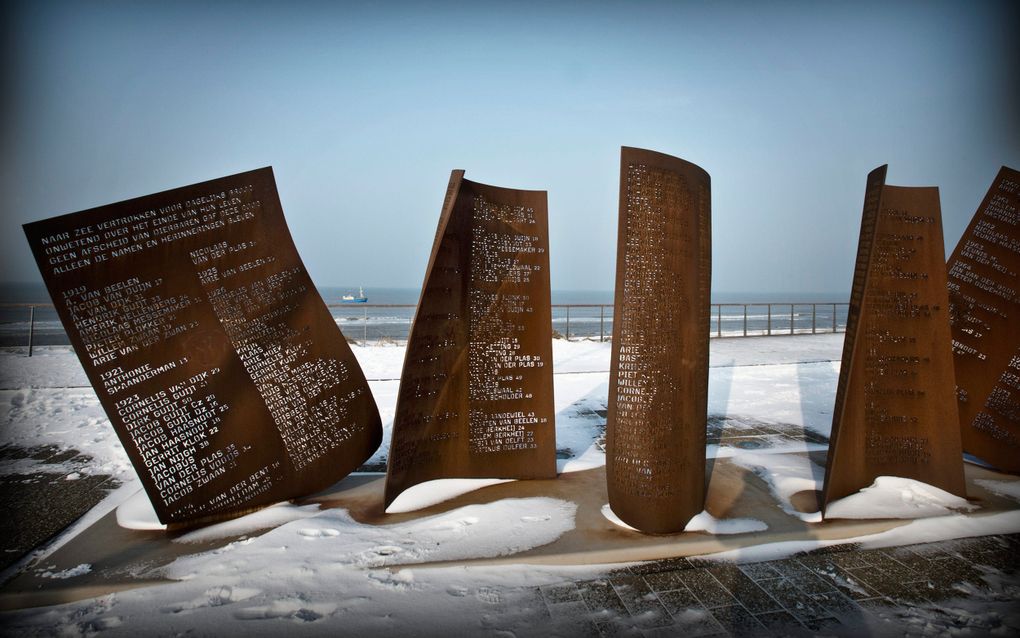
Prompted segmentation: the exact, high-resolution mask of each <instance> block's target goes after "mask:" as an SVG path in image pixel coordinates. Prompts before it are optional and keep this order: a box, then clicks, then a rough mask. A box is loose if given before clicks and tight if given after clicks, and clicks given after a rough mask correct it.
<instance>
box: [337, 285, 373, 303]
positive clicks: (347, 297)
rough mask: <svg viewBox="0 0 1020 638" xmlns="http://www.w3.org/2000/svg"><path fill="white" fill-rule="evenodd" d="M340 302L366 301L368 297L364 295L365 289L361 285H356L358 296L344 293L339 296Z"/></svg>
mask: <svg viewBox="0 0 1020 638" xmlns="http://www.w3.org/2000/svg"><path fill="white" fill-rule="evenodd" d="M340 301H341V302H342V303H366V302H367V301H368V297H366V296H365V289H364V288H363V287H362V286H358V296H357V297H355V296H354V295H352V294H346V295H344V296H343V297H340Z"/></svg>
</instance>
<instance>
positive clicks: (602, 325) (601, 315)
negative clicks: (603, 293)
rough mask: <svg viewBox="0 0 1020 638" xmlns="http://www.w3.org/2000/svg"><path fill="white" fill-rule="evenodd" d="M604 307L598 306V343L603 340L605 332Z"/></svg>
mask: <svg viewBox="0 0 1020 638" xmlns="http://www.w3.org/2000/svg"><path fill="white" fill-rule="evenodd" d="M605 326H606V307H605V306H599V343H602V342H603V341H605V334H606V328H605Z"/></svg>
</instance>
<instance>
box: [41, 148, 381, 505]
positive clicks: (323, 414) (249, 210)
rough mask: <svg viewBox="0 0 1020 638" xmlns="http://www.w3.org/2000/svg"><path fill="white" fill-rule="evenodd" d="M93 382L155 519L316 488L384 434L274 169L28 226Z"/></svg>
mask: <svg viewBox="0 0 1020 638" xmlns="http://www.w3.org/2000/svg"><path fill="white" fill-rule="evenodd" d="M25 233H26V235H27V236H28V240H29V243H30V244H31V246H32V251H33V253H34V254H35V258H36V262H37V263H38V265H39V269H40V271H42V275H43V279H44V280H45V282H46V285H47V287H48V288H49V292H50V296H52V297H53V301H54V303H55V305H56V307H57V312H58V313H59V315H60V319H61V321H62V322H63V324H64V327H65V328H66V330H67V334H68V336H69V337H70V339H71V343H72V345H73V346H74V349H75V352H77V354H78V358H79V360H80V361H81V364H82V366H83V367H84V368H85V372H86V374H87V375H88V378H89V381H90V382H91V383H92V386H93V387H94V388H95V390H96V393H97V394H98V395H99V400H100V402H101V403H102V405H103V408H104V409H105V410H106V414H107V416H108V417H109V418H110V421H111V423H112V424H113V427H114V429H115V430H116V432H117V435H118V436H119V437H120V440H121V442H122V443H123V445H124V449H125V450H126V451H127V453H128V456H129V457H130V458H131V462H132V463H133V464H134V466H135V469H136V470H137V472H138V475H139V477H140V478H141V480H142V484H143V485H144V486H145V490H146V492H147V493H148V495H149V498H150V499H151V501H152V504H153V506H154V508H155V510H156V513H157V515H158V516H159V519H160V520H161V521H163V522H164V523H192V522H197V521H201V520H209V519H213V518H221V517H225V516H231V515H235V514H238V513H241V512H244V511H248V510H251V509H254V508H257V507H260V506H264V505H267V504H270V503H273V502H277V501H280V500H285V499H289V498H294V497H297V496H301V495H305V494H309V493H312V492H315V491H317V490H320V489H322V488H325V487H328V486H329V485H331V484H333V483H335V482H336V481H338V480H339V479H341V478H342V477H344V476H345V475H346V474H348V473H349V472H351V471H352V470H354V469H355V468H357V467H358V466H359V465H360V464H361V463H363V462H364V461H365V460H366V459H367V458H368V457H369V456H370V455H371V454H372V453H373V452H374V451H375V449H376V448H377V447H378V446H379V443H380V439H381V437H382V428H381V426H380V420H379V411H378V410H377V408H376V405H375V400H374V399H373V398H372V394H371V391H370V390H369V388H368V384H367V382H366V381H365V377H364V375H363V374H362V371H361V368H360V366H359V365H358V362H357V360H356V359H355V358H354V355H353V353H352V352H351V349H350V347H348V345H347V342H346V341H345V340H344V338H343V335H341V334H340V331H339V329H338V328H337V325H336V322H335V321H334V320H333V318H332V317H331V315H330V313H329V311H328V310H327V309H326V307H325V305H324V304H323V302H322V299H321V298H320V297H319V294H318V292H316V290H315V287H314V286H313V285H312V282H311V279H309V277H308V273H307V272H306V271H305V267H304V265H303V264H302V263H301V259H300V257H299V256H298V253H297V250H296V249H295V247H294V243H293V241H292V240H291V237H290V232H289V231H288V229H287V224H286V221H285V220H284V217H283V209H282V207H281V205H280V199H279V196H278V195H277V192H276V182H275V181H274V179H273V171H272V169H271V168H263V169H259V170H255V171H251V172H247V173H241V174H238V175H233V176H231V177H224V178H222V179H217V180H212V181H209V182H204V183H201V184H194V185H192V186H186V187H184V188H178V189H175V190H170V191H166V192H163V193H158V194H155V195H149V196H147V197H141V198H138V199H132V200H128V201H124V202H120V203H118V204H111V205H109V206H102V207H99V208H93V209H91V210H86V211H83V212H79V213H73V214H70V215H64V216H61V217H55V218H52V219H47V220H43V221H39V222H35V223H32V224H27V225H26V226H25Z"/></svg>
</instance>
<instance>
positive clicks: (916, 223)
mask: <svg viewBox="0 0 1020 638" xmlns="http://www.w3.org/2000/svg"><path fill="white" fill-rule="evenodd" d="M885 174H886V167H885V166H882V167H880V168H877V169H875V170H874V171H872V172H871V173H870V174H869V175H868V180H867V188H866V191H865V198H864V211H863V214H862V221H861V234H860V239H859V243H858V248H857V263H856V265H855V270H854V282H853V288H852V290H851V300H850V310H849V316H848V319H847V333H846V340H845V342H844V345H843V361H842V365H841V367H840V374H839V383H838V385H837V390H836V405H835V409H834V410H833V418H832V431H831V435H830V444H829V454H828V460H827V463H826V468H825V484H824V488H823V503H824V504H825V505H827V504H828V503H830V502H832V501H834V500H837V499H839V498H842V497H844V496H848V495H850V494H853V493H854V492H857V491H858V490H860V489H861V488H864V487H867V486H868V485H870V484H871V483H872V482H873V481H874V479H875V478H876V477H878V476H886V475H888V476H900V477H905V478H912V479H916V480H919V481H923V482H925V483H928V484H931V485H935V486H937V487H940V488H942V489H944V490H947V491H949V492H952V493H954V494H958V495H960V496H964V481H963V456H962V451H961V449H960V437H959V428H958V427H957V426H956V423H957V409H956V401H955V400H954V398H953V387H954V381H953V367H952V351H951V348H950V333H949V299H948V295H947V293H946V286H945V282H946V270H945V261H944V251H943V243H942V214H941V211H940V207H939V193H938V189H937V188H934V187H930V188H929V187H924V188H907V187H900V186H888V185H886V184H885Z"/></svg>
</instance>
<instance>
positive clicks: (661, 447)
mask: <svg viewBox="0 0 1020 638" xmlns="http://www.w3.org/2000/svg"><path fill="white" fill-rule="evenodd" d="M710 197H711V185H710V181H709V176H708V173H706V172H705V171H704V170H702V169H701V168H699V167H698V166H695V165H694V164H691V163H689V162H685V161H683V160H681V159H678V158H675V157H670V156H668V155H663V154H661V153H655V152H652V151H645V150H641V149H635V148H626V147H625V148H623V150H622V155H621V167H620V218H619V235H618V239H617V257H616V300H615V309H614V315H613V316H614V317H615V318H616V320H615V321H614V322H613V345H612V359H611V371H610V378H609V409H608V414H607V429H606V435H607V437H606V442H607V451H606V455H607V456H606V461H607V467H606V477H607V481H608V490H609V503H610V506H611V507H612V509H613V512H614V513H615V514H616V515H617V516H619V517H620V518H621V519H622V520H623V521H624V522H626V523H627V524H628V525H631V526H632V527H635V528H637V529H640V530H642V531H646V532H651V533H670V532H679V531H683V529H684V527H685V526H686V525H687V523H688V521H689V520H690V519H691V517H693V516H695V515H696V514H698V513H699V512H701V510H702V509H704V501H705V428H706V419H707V411H708V338H709V308H710V306H709V304H710V303H711V302H710V285H711V280H712V273H711V267H712V261H711V251H712V241H711V237H712V236H711V199H710Z"/></svg>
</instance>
